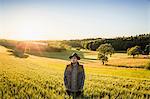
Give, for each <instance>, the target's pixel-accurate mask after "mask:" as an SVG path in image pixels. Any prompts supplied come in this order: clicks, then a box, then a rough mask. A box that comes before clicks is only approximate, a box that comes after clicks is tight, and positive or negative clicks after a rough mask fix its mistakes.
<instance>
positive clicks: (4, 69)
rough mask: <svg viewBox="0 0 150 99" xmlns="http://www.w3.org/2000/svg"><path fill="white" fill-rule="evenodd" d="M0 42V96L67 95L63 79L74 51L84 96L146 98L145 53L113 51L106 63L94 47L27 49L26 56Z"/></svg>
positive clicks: (149, 80) (47, 98) (49, 98)
mask: <svg viewBox="0 0 150 99" xmlns="http://www.w3.org/2000/svg"><path fill="white" fill-rule="evenodd" d="M9 50H10V49H7V48H5V47H3V46H0V98H1V99H24V98H26V99H64V98H65V99H69V98H72V97H69V96H68V95H67V93H66V92H65V86H64V81H63V76H64V70H65V67H66V64H69V63H70V62H69V59H68V56H69V55H70V54H71V53H72V52H77V53H78V54H79V55H80V56H81V58H82V59H81V60H80V63H81V64H83V65H84V69H85V73H86V75H85V76H86V79H85V84H84V97H83V98H85V99H149V98H150V70H146V69H144V68H143V67H144V66H145V65H146V64H147V63H148V62H150V59H149V58H147V56H143V55H141V56H139V57H138V58H135V59H133V58H132V57H129V56H127V55H126V53H115V54H113V55H112V57H109V61H108V62H107V64H106V65H102V63H101V62H100V61H99V60H96V59H97V52H96V51H88V50H80V51H77V50H75V49H73V50H66V51H61V52H41V53H40V54H37V55H35V53H30V54H29V57H28V58H19V57H15V56H14V55H12V54H11V53H10V51H9Z"/></svg>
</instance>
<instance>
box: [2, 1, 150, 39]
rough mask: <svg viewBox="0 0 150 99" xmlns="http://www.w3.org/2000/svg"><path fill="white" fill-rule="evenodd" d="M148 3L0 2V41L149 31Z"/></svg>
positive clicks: (132, 33) (76, 37) (100, 35)
mask: <svg viewBox="0 0 150 99" xmlns="http://www.w3.org/2000/svg"><path fill="white" fill-rule="evenodd" d="M149 17H150V0H0V38H6V39H19V40H26V39H33V40H39V39H50V40H64V39H82V38H97V37H101V38H113V37H122V36H131V35H138V34H143V33H149V32H150V19H149Z"/></svg>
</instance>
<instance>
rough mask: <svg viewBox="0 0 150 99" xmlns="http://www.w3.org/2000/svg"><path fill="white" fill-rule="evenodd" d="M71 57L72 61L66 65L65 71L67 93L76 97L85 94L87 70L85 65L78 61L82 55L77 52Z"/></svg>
mask: <svg viewBox="0 0 150 99" xmlns="http://www.w3.org/2000/svg"><path fill="white" fill-rule="evenodd" d="M69 58H70V61H71V63H70V64H68V65H67V66H66V69H65V71H64V84H65V88H66V92H67V94H68V95H69V96H73V98H75V97H78V96H82V95H83V86H84V80H85V72H84V67H83V65H81V64H79V62H78V60H80V57H79V56H78V55H77V54H76V53H73V54H72V55H71V56H69Z"/></svg>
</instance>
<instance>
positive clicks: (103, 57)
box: [98, 53, 108, 65]
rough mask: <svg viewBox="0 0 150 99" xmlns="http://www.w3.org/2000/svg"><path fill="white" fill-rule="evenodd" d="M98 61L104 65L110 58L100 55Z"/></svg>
mask: <svg viewBox="0 0 150 99" xmlns="http://www.w3.org/2000/svg"><path fill="white" fill-rule="evenodd" d="M98 60H101V61H102V63H103V65H104V64H105V62H108V57H107V56H106V55H104V54H101V53H98Z"/></svg>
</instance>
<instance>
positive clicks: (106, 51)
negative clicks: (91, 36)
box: [97, 43, 114, 65]
mask: <svg viewBox="0 0 150 99" xmlns="http://www.w3.org/2000/svg"><path fill="white" fill-rule="evenodd" d="M97 51H98V60H101V61H102V63H103V65H104V64H105V62H107V61H108V55H110V56H111V55H112V54H113V53H114V48H113V47H112V45H111V44H108V43H106V44H102V45H100V46H99V48H98V49H97Z"/></svg>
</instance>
